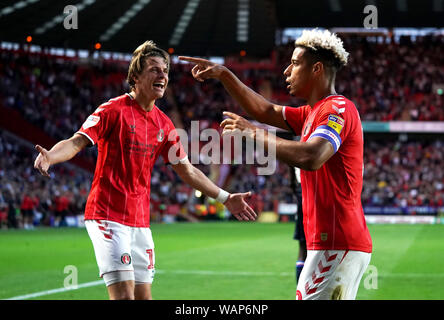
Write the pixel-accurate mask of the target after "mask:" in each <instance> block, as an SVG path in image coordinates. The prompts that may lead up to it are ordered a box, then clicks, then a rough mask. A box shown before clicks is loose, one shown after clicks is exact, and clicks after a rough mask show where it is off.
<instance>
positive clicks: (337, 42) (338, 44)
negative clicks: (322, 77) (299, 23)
mask: <svg viewBox="0 0 444 320" xmlns="http://www.w3.org/2000/svg"><path fill="white" fill-rule="evenodd" d="M294 44H295V46H296V47H304V48H308V49H309V50H310V52H311V53H313V54H314V55H315V56H318V58H320V59H321V60H330V61H331V63H332V65H333V66H335V67H336V69H340V68H341V67H343V66H345V65H347V62H348V56H349V53H348V52H347V51H345V49H344V45H343V42H342V40H341V39H340V38H339V37H338V36H337V35H336V34H335V33H332V32H330V31H329V30H324V31H322V30H319V29H313V30H304V31H302V35H301V36H300V37H299V38H298V39H296V41H295V43H294Z"/></svg>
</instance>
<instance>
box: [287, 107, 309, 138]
mask: <svg viewBox="0 0 444 320" xmlns="http://www.w3.org/2000/svg"><path fill="white" fill-rule="evenodd" d="M310 110H311V108H310V106H309V105H306V106H302V107H288V106H286V107H283V109H282V115H283V117H284V120H285V122H286V123H287V125H288V126H289V127H290V128H291V129H292V130H293V132H294V133H295V134H296V135H298V136H300V135H301V134H302V128H303V126H304V122H305V119H306V118H307V116H308V114H309V113H310Z"/></svg>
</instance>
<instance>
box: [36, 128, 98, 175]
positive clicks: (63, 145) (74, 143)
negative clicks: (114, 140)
mask: <svg viewBox="0 0 444 320" xmlns="http://www.w3.org/2000/svg"><path fill="white" fill-rule="evenodd" d="M89 143H90V142H89V140H88V138H86V137H85V136H83V135H80V134H74V135H73V136H72V137H71V138H69V139H66V140H62V141H60V142H58V143H56V144H55V145H54V146H53V147H52V148H51V150H49V151H48V150H46V149H45V148H43V147H41V146H39V145H36V146H35V149H36V150H37V151H38V152H40V153H39V155H38V156H37V158H36V159H35V161H34V168H36V169H37V170H39V171H40V173H41V174H42V175H44V176H46V177H49V173H48V169H49V167H50V166H52V165H54V164H56V163H60V162H65V161H68V160H70V159H72V158H73V157H74V156H75V155H76V154H77V153H79V152H80V150H82V149H83V148H84V147H86V146H87V145H88V144H89Z"/></svg>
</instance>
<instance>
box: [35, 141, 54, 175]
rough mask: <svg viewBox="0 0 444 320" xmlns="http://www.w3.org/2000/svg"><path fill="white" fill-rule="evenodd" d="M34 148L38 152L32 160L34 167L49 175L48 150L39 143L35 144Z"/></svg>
mask: <svg viewBox="0 0 444 320" xmlns="http://www.w3.org/2000/svg"><path fill="white" fill-rule="evenodd" d="M35 149H36V150H37V151H38V152H40V153H39V155H38V156H37V158H36V159H35V161H34V168H36V169H37V170H39V171H40V173H41V174H42V175H43V176H45V177H49V173H48V169H49V166H50V165H51V162H50V161H49V155H48V150H46V149H45V148H42V147H41V146H39V145H36V146H35Z"/></svg>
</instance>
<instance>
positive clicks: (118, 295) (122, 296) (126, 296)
mask: <svg viewBox="0 0 444 320" xmlns="http://www.w3.org/2000/svg"><path fill="white" fill-rule="evenodd" d="M110 299H111V300H135V297H134V292H131V291H128V290H119V291H118V292H115V293H114V294H113V296H110Z"/></svg>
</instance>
